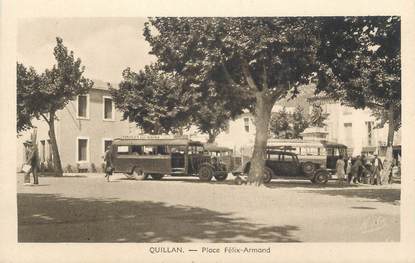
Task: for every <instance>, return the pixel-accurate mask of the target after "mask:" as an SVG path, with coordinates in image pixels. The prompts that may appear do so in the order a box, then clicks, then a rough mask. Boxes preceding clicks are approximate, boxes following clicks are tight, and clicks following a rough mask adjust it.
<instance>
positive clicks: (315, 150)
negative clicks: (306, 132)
mask: <svg viewBox="0 0 415 263" xmlns="http://www.w3.org/2000/svg"><path fill="white" fill-rule="evenodd" d="M304 149H305V151H306V155H313V156H315V155H318V148H316V147H307V148H304Z"/></svg>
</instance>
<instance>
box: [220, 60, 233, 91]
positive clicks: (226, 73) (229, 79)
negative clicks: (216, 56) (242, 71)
mask: <svg viewBox="0 0 415 263" xmlns="http://www.w3.org/2000/svg"><path fill="white" fill-rule="evenodd" d="M221 66H222V70H223V72H224V73H225V78H226V80H227V81H228V82H229V84H231V85H235V86H236V85H237V84H236V82H235V81H234V80H233V78H232V76H231V74H230V73H229V71H228V69H227V68H226V66H225V64H221Z"/></svg>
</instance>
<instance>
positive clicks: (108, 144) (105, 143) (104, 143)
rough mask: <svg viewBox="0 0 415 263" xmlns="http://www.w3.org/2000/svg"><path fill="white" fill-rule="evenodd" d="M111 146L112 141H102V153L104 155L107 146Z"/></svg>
mask: <svg viewBox="0 0 415 263" xmlns="http://www.w3.org/2000/svg"><path fill="white" fill-rule="evenodd" d="M111 144H112V139H103V144H102V145H103V149H102V150H103V152H104V153H105V151H106V150H107V148H108V146H110V145H111Z"/></svg>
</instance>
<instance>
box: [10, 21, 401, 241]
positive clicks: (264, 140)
mask: <svg viewBox="0 0 415 263" xmlns="http://www.w3.org/2000/svg"><path fill="white" fill-rule="evenodd" d="M400 22H401V21H400V17H395V16H379V17H241V18H231V17H209V18H207V17H206V18H204V17H150V18H92V19H90V18H67V19H64V18H59V19H49V18H40V19H38V18H36V19H27V20H22V21H19V30H18V38H17V39H18V43H17V46H18V56H19V57H18V61H17V64H16V67H17V87H16V88H17V133H18V141H17V143H18V145H17V147H18V156H17V157H18V160H19V161H18V162H17V163H18V167H17V172H18V176H17V180H18V181H17V184H18V187H17V189H18V193H17V206H18V240H19V242H368V241H371V242H374V241H375V242H376V241H378V242H385V241H387V242H397V241H399V240H400V213H399V210H400V177H401V175H400V170H401V158H402V154H401V59H400V54H401V51H400V32H401V27H400ZM119 39H122V40H123V41H122V42H120V41H118V40H119ZM19 168H21V169H19ZM281 211H284V212H283V213H282V214H281ZM299 214H301V215H302V216H300V217H299V216H298V215H299Z"/></svg>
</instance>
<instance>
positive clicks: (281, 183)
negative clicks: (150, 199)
mask: <svg viewBox="0 0 415 263" xmlns="http://www.w3.org/2000/svg"><path fill="white" fill-rule="evenodd" d="M120 179H121V178H120ZM120 179H118V180H120ZM121 180H126V179H123V178H122V179H121ZM149 181H154V180H151V179H149ZM163 181H171V182H182V183H192V184H215V185H221V184H222V185H237V184H236V183H235V181H234V180H226V181H215V180H212V181H210V182H204V181H201V180H199V179H198V178H186V179H183V178H171V177H170V178H168V179H163ZM264 186H265V187H267V188H304V187H306V188H313V189H314V188H316V189H319V188H336V189H337V188H339V189H350V188H357V187H359V185H355V184H343V185H340V184H338V183H337V181H329V182H328V183H327V184H314V183H312V182H310V181H309V180H296V179H292V178H291V179H287V178H286V180H281V179H280V180H272V181H271V182H269V183H267V184H264Z"/></svg>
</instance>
